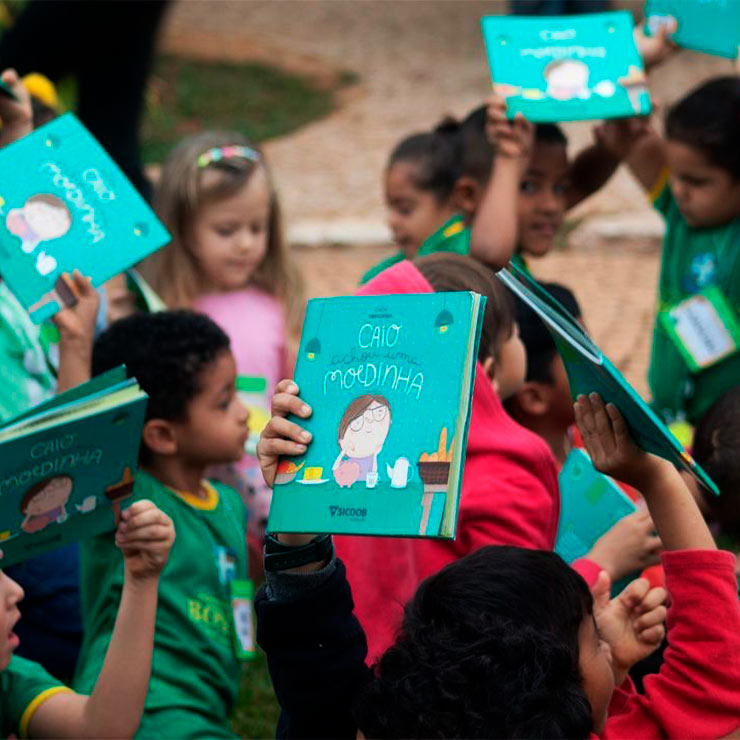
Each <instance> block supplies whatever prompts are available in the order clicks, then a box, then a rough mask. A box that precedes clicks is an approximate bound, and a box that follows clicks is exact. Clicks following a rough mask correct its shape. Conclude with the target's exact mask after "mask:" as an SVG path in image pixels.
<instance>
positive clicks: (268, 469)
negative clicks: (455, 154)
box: [259, 254, 596, 658]
mask: <svg viewBox="0 0 740 740" xmlns="http://www.w3.org/2000/svg"><path fill="white" fill-rule="evenodd" d="M466 290H470V291H474V292H477V293H480V294H481V295H484V296H486V299H487V302H486V308H485V313H484V320H483V331H482V334H481V341H480V349H479V353H478V365H477V371H476V377H475V382H474V386H473V399H472V411H471V419H470V427H469V431H468V442H467V452H466V455H467V456H466V461H465V471H464V475H463V485H462V492H461V495H460V509H459V514H458V524H457V536H456V538H455V540H454V541H450V540H429V539H427V540H411V539H395V538H370V537H337V538H336V545H337V550H338V552H339V553H340V557H342V559H343V560H344V561H345V562H346V563H347V564H348V567H349V568H350V579H351V583H352V588H353V591H354V598H355V603H356V605H357V615H358V618H359V619H360V622H361V623H362V625H363V627H364V629H365V631H366V633H367V635H368V640H369V644H370V653H369V654H370V656H371V658H375V657H377V656H378V655H380V653H381V652H382V651H383V650H384V649H385V648H386V647H387V646H388V645H390V644H391V642H392V641H393V638H394V636H395V633H396V629H397V627H398V625H399V623H400V619H401V605H402V604H403V603H405V602H406V601H407V600H408V599H409V598H411V595H412V594H413V593H414V590H415V589H416V587H417V586H418V584H419V582H420V581H421V580H422V579H423V578H425V577H426V576H428V575H431V574H432V573H435V572H436V571H438V570H439V569H440V568H442V567H443V566H444V565H446V564H447V563H450V562H452V561H453V560H456V559H458V558H460V557H463V556H464V555H467V554H468V553H470V552H473V551H474V550H476V549H478V548H479V547H482V546H483V545H488V544H493V543H499V544H512V545H513V544H515V545H519V546H521V547H533V548H541V549H552V547H553V546H554V544H555V535H556V532H557V525H558V516H559V513H560V494H559V489H558V480H557V469H556V465H555V460H554V459H553V457H552V454H551V453H550V450H549V449H548V447H547V445H546V444H545V442H543V440H542V439H540V438H539V437H538V436H537V435H536V434H533V433H532V432H530V431H528V430H526V429H524V428H523V427H521V426H520V425H519V424H517V423H516V422H515V421H514V420H513V419H511V417H510V416H509V415H508V414H507V413H506V411H505V410H504V408H503V405H502V399H506V398H508V397H510V396H511V395H512V394H513V393H514V392H515V391H516V390H517V388H518V387H519V386H520V385H521V383H522V382H523V380H524V374H525V357H524V349H523V347H522V344H521V340H520V339H519V336H518V332H517V328H516V324H515V322H514V313H513V304H512V301H511V297H510V295H509V293H508V292H507V290H506V289H505V288H504V286H503V285H502V284H501V283H500V282H499V281H498V280H497V279H496V278H495V277H494V276H493V275H492V274H491V271H490V270H488V269H487V268H485V267H484V266H483V265H481V264H480V263H478V262H476V261H475V260H473V259H471V258H470V257H463V256H461V255H456V254H436V255H430V256H427V257H424V258H418V260H417V261H416V262H414V263H411V262H408V261H405V262H401V263H399V264H397V265H394V266H393V267H391V268H389V269H388V270H386V271H385V272H383V273H381V274H380V275H378V276H377V277H376V278H374V279H373V280H372V281H370V282H369V283H368V284H367V285H365V286H364V287H363V288H361V289H360V291H359V294H361V295H386V294H394V293H429V292H432V291H436V292H445V291H466ZM278 391H279V392H278V393H276V395H275V397H274V398H273V413H275V414H276V415H279V414H280V413H286V412H297V416H298V417H299V418H300V417H301V416H306V415H307V414H308V413H310V410H309V411H304V410H303V409H304V405H303V403H302V401H300V399H297V398H296V395H295V394H297V392H298V390H297V389H296V387H295V384H294V383H292V382H290V381H283V382H282V383H281V384H280V385H279V386H278ZM273 422H274V423H273V424H272V425H268V427H267V428H266V430H265V432H264V433H263V436H262V438H261V440H260V445H259V454H260V459H261V464H262V467H263V473H265V477H266V480H267V483H268V484H269V485H271V484H272V481H273V479H274V475H275V470H274V467H275V466H276V465H277V455H280V454H298V451H299V449H301V448H300V447H296V446H295V444H298V445H299V446H301V445H302V446H303V447H302V451H305V444H306V441H305V440H304V439H303V438H302V437H301V436H300V435H301V433H302V432H301V430H300V428H299V427H298V426H297V425H295V424H292V423H290V422H287V421H286V420H284V419H277V418H273ZM278 433H282V434H283V437H280V436H279V434H278ZM286 438H287V439H286ZM288 440H290V441H288ZM369 562H372V563H373V567H372V568H368V567H366V566H367V563H369ZM363 563H364V564H365V565H362V564H363ZM577 566H578V567H584V568H588V570H589V572H590V571H593V570H596V566H594V565H591V564H590V563H588V562H587V561H580V562H578V563H577Z"/></svg>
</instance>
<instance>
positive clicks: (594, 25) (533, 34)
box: [481, 10, 652, 122]
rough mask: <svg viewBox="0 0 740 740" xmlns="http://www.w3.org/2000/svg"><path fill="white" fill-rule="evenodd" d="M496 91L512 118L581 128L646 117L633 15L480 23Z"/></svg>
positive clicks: (646, 100) (503, 18)
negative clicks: (596, 122)
mask: <svg viewBox="0 0 740 740" xmlns="http://www.w3.org/2000/svg"><path fill="white" fill-rule="evenodd" d="M481 26H482V29H483V38H484V40H485V45H486V53H487V56H488V64H489V67H490V70H491V78H492V80H493V88H494V90H495V91H496V92H497V93H499V94H500V95H502V96H503V97H504V98H506V102H507V105H508V115H509V116H511V117H512V118H513V117H514V115H515V114H516V113H519V112H521V113H522V114H524V116H525V117H526V118H528V119H529V120H530V121H535V122H538V121H579V120H586V119H601V118H620V117H629V116H636V115H647V114H648V113H650V111H651V107H652V106H651V102H650V94H649V92H648V87H647V78H646V76H645V70H644V67H643V63H642V58H641V57H640V54H639V52H638V51H637V46H636V44H635V40H634V37H633V30H634V24H633V21H632V16H631V15H630V13H629V12H628V11H626V10H619V11H614V12H609V13H589V14H586V15H568V16H549V17H545V16H531V17H526V16H511V15H496V16H485V17H483V18H482V19H481Z"/></svg>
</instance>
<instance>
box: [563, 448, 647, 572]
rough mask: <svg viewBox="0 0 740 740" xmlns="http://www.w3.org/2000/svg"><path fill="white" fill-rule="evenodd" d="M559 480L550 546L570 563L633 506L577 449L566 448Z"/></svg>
mask: <svg viewBox="0 0 740 740" xmlns="http://www.w3.org/2000/svg"><path fill="white" fill-rule="evenodd" d="M559 481H560V519H559V521H558V534H557V537H556V539H555V547H554V548H553V549H554V550H555V552H556V553H557V554H558V555H560V557H561V558H563V560H565V562H566V563H572V562H573V561H574V560H577V559H578V558H582V557H583V556H584V555H585V554H586V553H587V552H588V551H589V550H590V549H591V548H592V547H593V546H594V544H595V542H596V540H598V539H599V537H601V536H602V535H603V534H605V533H606V532H607V531H609V530H610V529H611V528H612V527H613V526H614V525H615V524H616V523H617V522H618V521H619V520H620V519H622V517H625V516H627V515H628V514H631V513H632V512H633V511H635V510H636V509H637V506H636V505H635V504H634V502H633V501H631V500H630V498H629V497H628V496H627V494H626V493H624V491H622V489H621V488H620V487H619V486H618V485H617V483H616V482H615V481H614V480H613V479H612V478H610V477H609V476H607V475H604V474H603V473H600V472H599V471H598V470H596V468H594V466H593V464H592V462H591V459H590V458H589V456H588V454H587V453H586V452H584V451H583V450H580V449H573V450H571V451H570V454H569V455H568V457H567V459H566V460H565V464H564V465H563V468H562V470H561V471H560V476H559Z"/></svg>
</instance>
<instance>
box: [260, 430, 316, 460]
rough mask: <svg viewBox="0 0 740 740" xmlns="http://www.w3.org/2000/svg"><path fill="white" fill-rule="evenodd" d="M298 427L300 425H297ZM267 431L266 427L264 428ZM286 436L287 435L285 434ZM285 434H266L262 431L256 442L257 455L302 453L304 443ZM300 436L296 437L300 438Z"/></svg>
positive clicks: (270, 455) (304, 446) (304, 447)
mask: <svg viewBox="0 0 740 740" xmlns="http://www.w3.org/2000/svg"><path fill="white" fill-rule="evenodd" d="M298 428H299V429H300V427H298ZM265 431H267V429H265ZM286 436H287V435H286ZM286 436H283V435H279V436H275V437H273V436H266V435H265V433H264V432H263V433H262V436H261V437H260V440H259V442H258V443H257V455H258V456H259V457H268V458H270V457H280V456H281V455H302V454H303V453H304V452H305V451H306V443H304V442H301V441H296V440H294V439H292V438H287V439H286ZM300 439H301V437H300V436H299V437H298V440H300Z"/></svg>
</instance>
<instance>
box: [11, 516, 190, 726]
mask: <svg viewBox="0 0 740 740" xmlns="http://www.w3.org/2000/svg"><path fill="white" fill-rule="evenodd" d="M174 539H175V532H174V529H173V527H172V521H171V520H170V519H169V517H167V516H166V515H165V514H163V513H162V512H161V511H159V509H157V507H156V506H154V504H152V502H151V501H138V502H137V503H135V504H133V505H132V506H131V507H129V508H128V509H126V510H125V511H124V512H123V513H122V514H121V521H120V523H119V525H118V530H117V532H116V535H115V541H116V544H117V546H118V547H119V548H120V549H121V550H122V552H123V563H122V564H121V570H122V571H123V573H124V578H123V587H122V589H121V598H120V602H119V604H118V605H117V607H116V610H115V613H114V615H113V617H114V620H115V626H114V628H113V630H112V634H111V636H110V641H109V645H107V646H106V652H105V659H104V662H103V664H102V668H101V671H100V673H99V675H96V676H95V677H94V678H93V681H92V684H91V693H90V695H89V696H83V695H81V694H75V693H74V692H73V691H72V690H71V689H69V688H67V687H66V686H64V685H63V684H62V683H60V682H59V681H58V680H56V679H55V678H52V677H51V676H50V675H49V674H48V673H47V672H46V671H45V670H44V669H43V668H42V667H41V666H40V665H39V664H38V663H34V662H33V661H30V660H26V659H25V658H21V657H18V656H14V655H13V650H14V649H15V648H16V647H17V646H18V644H19V640H18V637H17V636H16V635H15V633H14V632H13V628H14V626H15V624H16V622H17V621H18V619H19V618H20V616H21V615H20V611H19V609H18V602H19V601H20V600H21V599H22V598H23V589H22V588H21V587H20V586H19V585H18V584H17V583H16V582H15V581H13V580H12V579H11V578H9V577H8V576H7V575H6V574H5V573H3V572H2V571H0V671H1V673H0V733H2V736H3V737H9V736H10V735H15V736H20V737H49V738H53V737H131V736H132V735H133V733H134V732H135V730H136V726H137V724H138V723H139V718H140V717H141V712H142V710H143V708H144V697H145V696H146V690H147V683H148V681H149V673H150V667H151V659H152V643H153V634H154V615H155V611H156V607H157V587H158V584H159V574H160V572H161V571H162V568H163V567H164V564H165V562H166V561H167V556H168V553H169V550H170V547H171V546H172V542H173V541H174ZM112 554H113V555H114V556H115V560H116V561H118V562H119V563H120V561H121V558H120V557H119V556H118V554H117V553H112Z"/></svg>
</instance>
